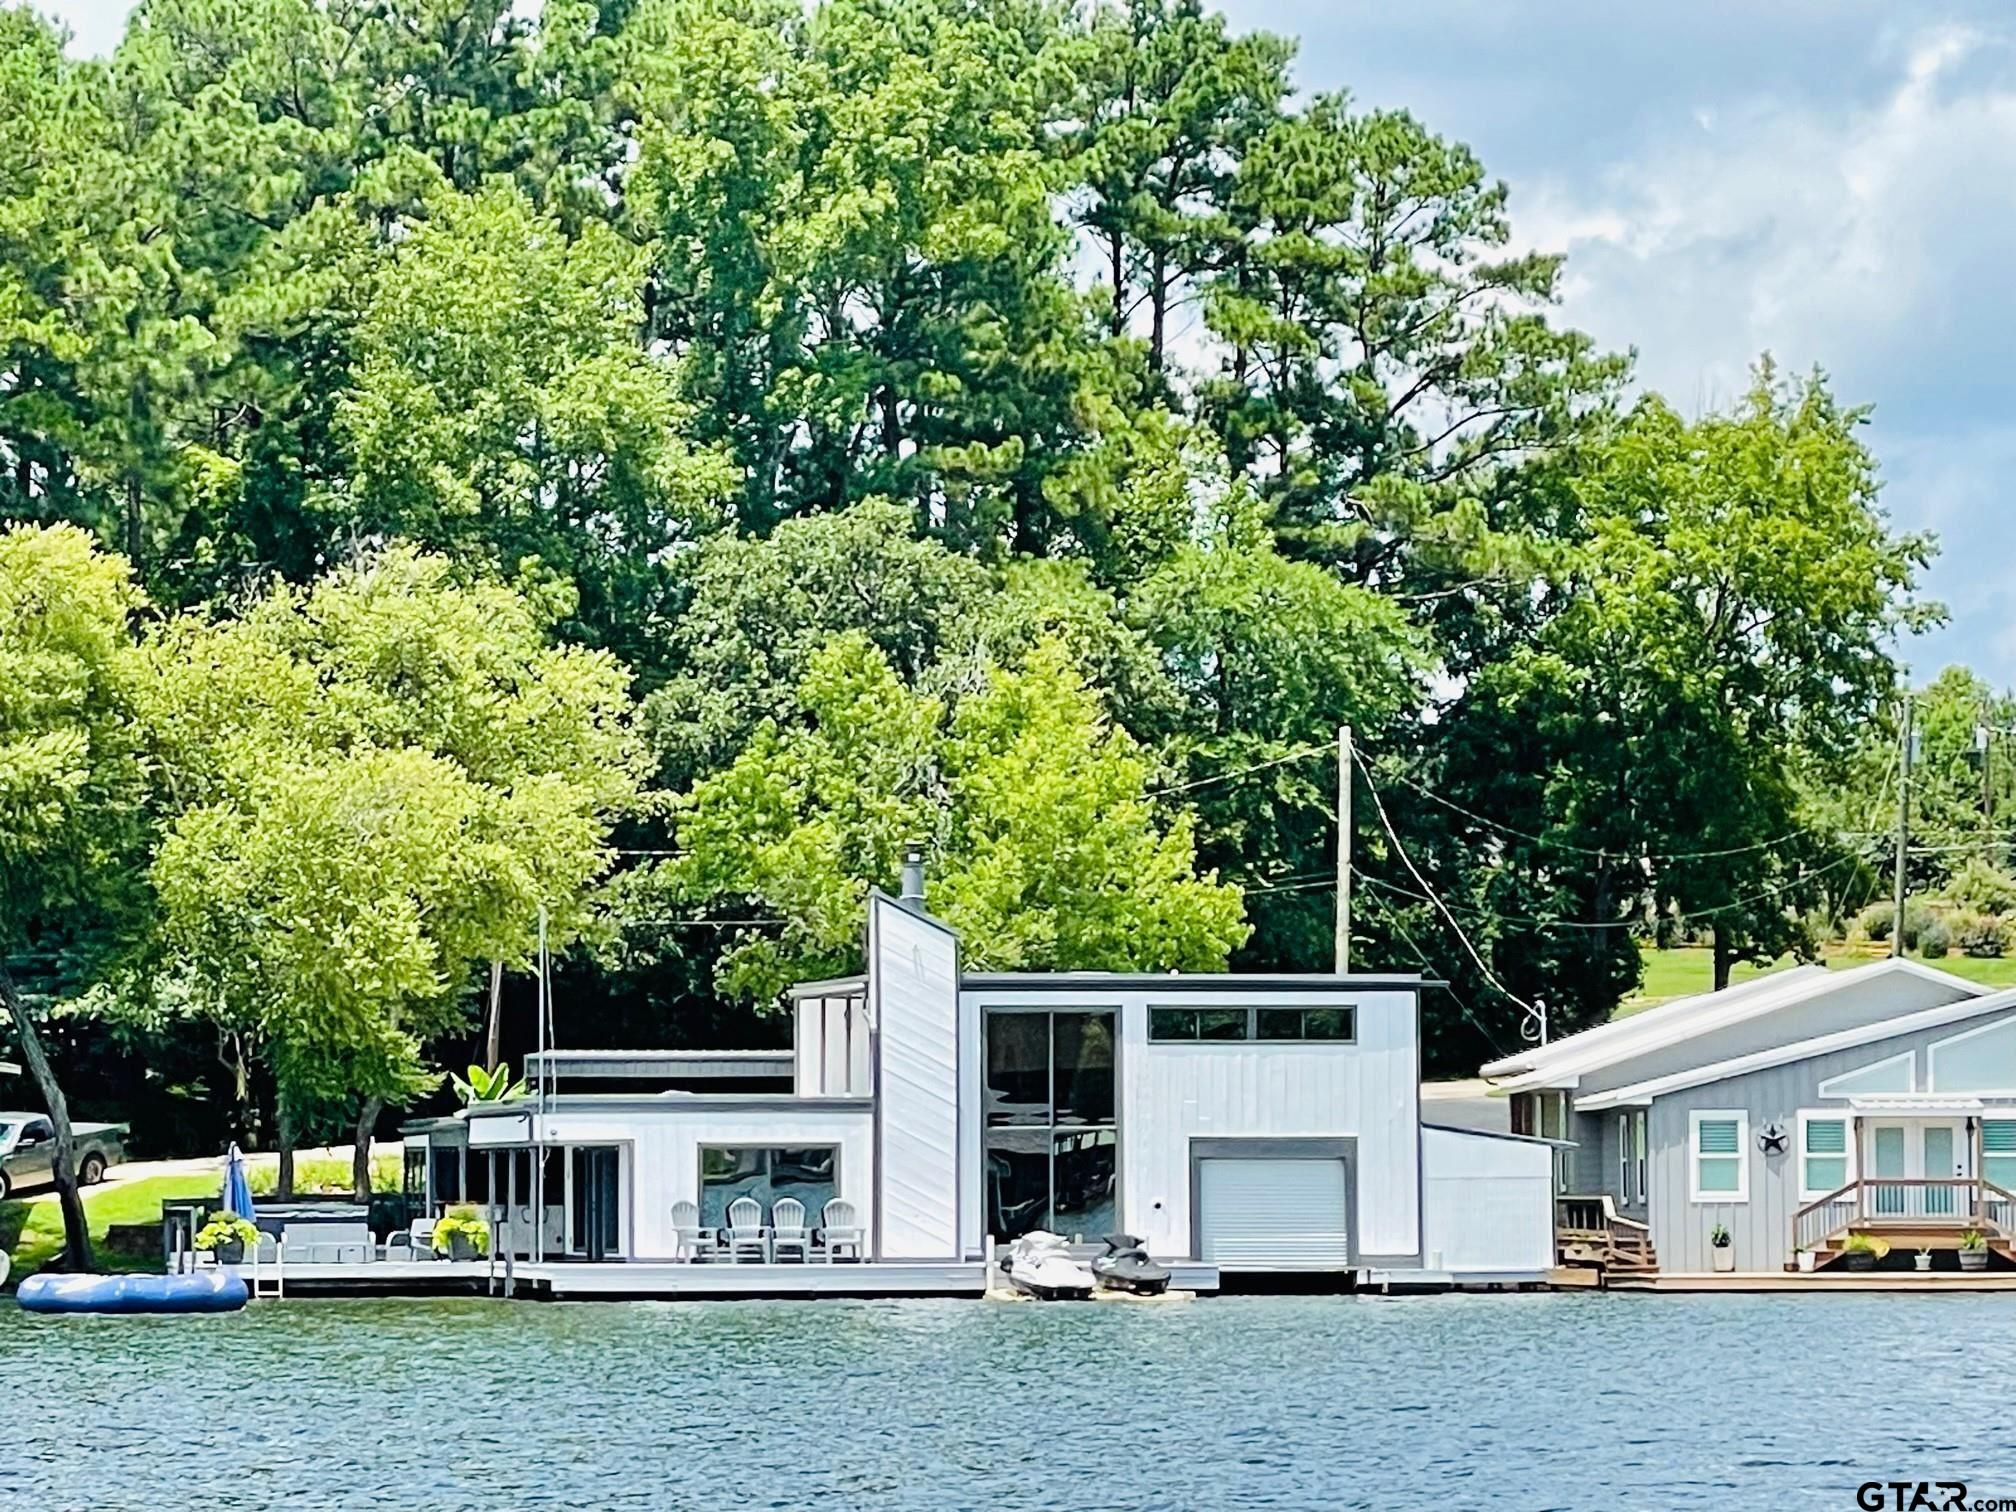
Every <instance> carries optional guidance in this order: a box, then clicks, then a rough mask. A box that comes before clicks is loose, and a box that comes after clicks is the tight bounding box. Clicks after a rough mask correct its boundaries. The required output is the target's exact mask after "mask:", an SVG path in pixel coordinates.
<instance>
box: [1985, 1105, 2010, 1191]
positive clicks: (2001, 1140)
mask: <svg viewBox="0 0 2016 1512" xmlns="http://www.w3.org/2000/svg"><path fill="white" fill-rule="evenodd" d="M1981 1174H1982V1176H1983V1177H1984V1178H1986V1179H1987V1180H1988V1181H1989V1182H1991V1183H1992V1184H1994V1185H1995V1186H1998V1187H2000V1188H2002V1190H2003V1191H2005V1192H2016V1118H1984V1119H1982V1120H1981Z"/></svg>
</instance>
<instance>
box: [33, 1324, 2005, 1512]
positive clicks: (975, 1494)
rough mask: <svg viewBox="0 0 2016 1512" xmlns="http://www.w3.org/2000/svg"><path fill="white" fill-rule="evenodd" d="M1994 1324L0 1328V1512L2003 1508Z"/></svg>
mask: <svg viewBox="0 0 2016 1512" xmlns="http://www.w3.org/2000/svg"><path fill="white" fill-rule="evenodd" d="M2012 1345H2016V1296H2012V1297H2008V1298H2003V1297H1999V1296H1974V1297H1963V1296H1951V1297H1912V1296H1891V1297H1884V1296H1870V1295H1857V1296H1839V1297H1812V1296H1805V1297H1740V1296H1716V1297H1671V1296H1640V1297H1628V1296H1616V1295H1611V1296H1598V1295H1586V1294H1584V1295H1570V1294H1563V1295H1528V1296H1475V1297H1464V1296H1454V1297H1423V1298H1413V1299H1405V1300H1401V1299H1390V1300H1382V1299H1373V1298H1357V1299H1353V1298H1342V1297H1228V1298H1218V1299H1206V1300H1201V1301H1197V1302H1192V1303H1168V1304H1163V1305H1160V1306H1139V1307H1129V1306H1117V1305H1115V1306H1076V1307H1073V1306H1065V1305H1053V1306H1039V1305H1035V1304H1023V1305H1014V1306H1010V1305H1002V1304H996V1303H982V1302H928V1301H909V1302H836V1301H801V1302H701V1303H694V1302H686V1303H663V1304H656V1303H603V1304H596V1303H580V1304H553V1303H536V1302H532V1303H506V1302H501V1301H478V1300H470V1301H412V1302H384V1301H359V1302H338V1301H302V1302H287V1303H274V1302H265V1303H258V1304H255V1305H254V1306H253V1307H251V1308H250V1309H248V1310H247V1311H245V1312H243V1313H240V1314H236V1315H233V1316H229V1317H222V1318H37V1317H30V1316H28V1315H25V1314H22V1313H20V1312H18V1311H16V1310H14V1309H13V1308H12V1307H7V1308H5V1309H4V1310H0V1378H4V1379H5V1381H6V1382H7V1407H6V1410H5V1415H4V1423H0V1508H7V1509H13V1508H21V1509H34V1512H59V1509H72V1508H76V1509H84V1508H89V1509H92V1512H111V1509H127V1508H131V1509H143V1508H144V1509H147V1512H157V1509H163V1508H179V1507H183V1506H196V1505H199V1504H201V1505H207V1506H210V1507H216V1508H237V1507H257V1508H261V1509H276V1508H285V1509H295V1508H309V1509H323V1508H352V1507H358V1508H379V1507H398V1508H402V1509H410V1512H455V1509H460V1508H534V1507H537V1508H568V1509H595V1508H661V1507H662V1508H686V1507H693V1508H708V1509H720V1508H735V1507H745V1506H760V1507H785V1508H800V1507H808V1506H811V1505H813V1504H815V1503H817V1504H822V1505H826V1506H832V1507H843V1508H853V1507H867V1508H903V1509H912V1508H914V1509H919V1512H949V1509H956V1508H967V1507H972V1508H995V1507H1015V1508H1025V1507H1046V1508H1047V1507H1055V1508H1070V1509H1098V1508H1116V1509H1120V1508H1124V1509H1127V1512H1144V1509H1152V1508H1171V1509H1183V1512H1192V1509H1198V1512H1209V1509H1218V1508H1241V1507H1271V1508H1340V1507H1365V1508H1378V1509H1382V1512H1392V1509H1405V1508H1438V1509H1440V1508H1471V1507H1491V1508H1508V1509H1510V1508H1543V1507H1577V1508H1580V1507H1592V1508H1594V1507H1605V1508H1608V1507H1646V1508H1682V1507H1712V1508H1718V1509H1732V1508H1746V1509H1747V1508H1787V1507H1816V1508H1844V1509H1846V1508H1853V1507H1854V1506H1855V1488H1856V1487H1857V1486H1858V1485H1860V1484H1861V1483H1862V1482H1864V1481H1868V1480H1872V1479H1884V1480H1887V1479H1892V1478H1906V1479H1912V1480H1918V1479H1927V1480H1952V1479H1960V1480H1965V1481H1967V1482H1968V1483H1969V1485H1970V1486H1971V1488H1972V1489H1973V1491H1974V1493H1975V1494H1977V1495H1979V1494H1981V1493H1984V1492H1986V1493H1995V1494H2008V1495H2016V1409H2012V1405H2011V1403H2012V1397H2011V1393H2010V1390H2009V1387H2008V1384H2007V1379H2008V1377H2007V1372H2008V1371H2009V1369H2010V1367H2011V1365H2012V1363H2016V1355H2012Z"/></svg>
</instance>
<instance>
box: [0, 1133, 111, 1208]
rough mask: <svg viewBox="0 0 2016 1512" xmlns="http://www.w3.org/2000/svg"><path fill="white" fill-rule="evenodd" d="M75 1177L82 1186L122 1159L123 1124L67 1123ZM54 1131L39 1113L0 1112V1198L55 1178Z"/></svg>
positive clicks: (103, 1174) (102, 1177)
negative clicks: (72, 1147)
mask: <svg viewBox="0 0 2016 1512" xmlns="http://www.w3.org/2000/svg"><path fill="white" fill-rule="evenodd" d="M70 1135H71V1140H72V1142H73V1145H74V1148H75V1151H76V1153H75V1155H74V1157H73V1158H74V1159H75V1160H76V1163H77V1180H78V1181H79V1182H80V1183H82V1184H83V1185H85V1186H90V1185H92V1184H93V1183H95V1182H99V1181H103V1180H104V1179H105V1172H106V1171H107V1170H108V1169H110V1168H111V1167H113V1166H115V1165H118V1164H119V1163H120V1162H121V1161H123V1160H124V1159H125V1158H126V1125H124V1124H104V1123H80V1124H72V1125H71V1126H70ZM55 1161H56V1130H55V1128H54V1126H53V1125H51V1124H50V1122H49V1120H48V1119H47V1118H46V1117H45V1116H44V1115H42V1114H40V1113H0V1198H5V1197H8V1196H11V1195H12V1194H13V1193H15V1192H18V1191H21V1190H22V1189H23V1188H26V1187H37V1186H46V1185H47V1184H48V1183H49V1182H51V1181H53V1180H55V1179H56V1171H55Z"/></svg>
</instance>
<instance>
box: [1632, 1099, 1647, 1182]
mask: <svg viewBox="0 0 2016 1512" xmlns="http://www.w3.org/2000/svg"><path fill="white" fill-rule="evenodd" d="M1649 1119H1650V1114H1648V1113H1647V1112H1646V1110H1645V1109H1643V1108H1634V1109H1632V1111H1631V1163H1632V1164H1633V1165H1634V1166H1636V1167H1637V1169H1638V1201H1639V1203H1640V1204H1641V1205H1643V1204H1649V1203H1650V1202H1651V1200H1652V1197H1651V1190H1650V1188H1649V1187H1647V1185H1646V1183H1645V1151H1646V1146H1647V1145H1648V1144H1649V1143H1650V1142H1651V1141H1650V1140H1649V1139H1648V1138H1647V1131H1646V1127H1645V1126H1646V1124H1647V1122H1648V1121H1649Z"/></svg>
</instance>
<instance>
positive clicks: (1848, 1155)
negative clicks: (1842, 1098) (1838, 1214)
mask: <svg viewBox="0 0 2016 1512" xmlns="http://www.w3.org/2000/svg"><path fill="white" fill-rule="evenodd" d="M1809 1123H1838V1124H1844V1125H1846V1127H1845V1128H1844V1129H1843V1130H1842V1133H1843V1134H1844V1135H1845V1136H1846V1141H1845V1142H1846V1148H1845V1149H1843V1151H1842V1155H1843V1157H1844V1158H1845V1159H1846V1161H1847V1169H1848V1178H1847V1181H1844V1182H1842V1185H1843V1186H1846V1185H1847V1184H1848V1182H1850V1181H1856V1180H1859V1179H1860V1178H1861V1174H1862V1172H1861V1167H1860V1166H1859V1165H1858V1164H1857V1163H1856V1159H1855V1157H1856V1155H1857V1153H1858V1151H1857V1150H1856V1148H1855V1147H1856V1145H1857V1144H1858V1143H1860V1141H1859V1140H1857V1139H1856V1137H1855V1115H1854V1114H1853V1113H1849V1112H1845V1111H1842V1110H1839V1109H1835V1108H1801V1109H1800V1110H1799V1130H1798V1133H1797V1134H1796V1135H1795V1136H1794V1137H1795V1138H1796V1139H1797V1140H1798V1143H1797V1144H1795V1145H1794V1146H1793V1147H1792V1153H1793V1154H1794V1155H1795V1156H1796V1157H1798V1161H1799V1200H1800V1201H1801V1202H1817V1201H1819V1200H1820V1199H1821V1198H1822V1197H1831V1196H1832V1195H1833V1194H1834V1188H1833V1187H1827V1188H1826V1189H1824V1190H1820V1189H1816V1188H1813V1187H1809V1186H1807V1185H1806V1125H1807V1124H1809ZM1819 1158H1820V1159H1822V1160H1832V1159H1833V1158H1834V1157H1833V1156H1831V1155H1823V1156H1820V1157H1819Z"/></svg>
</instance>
